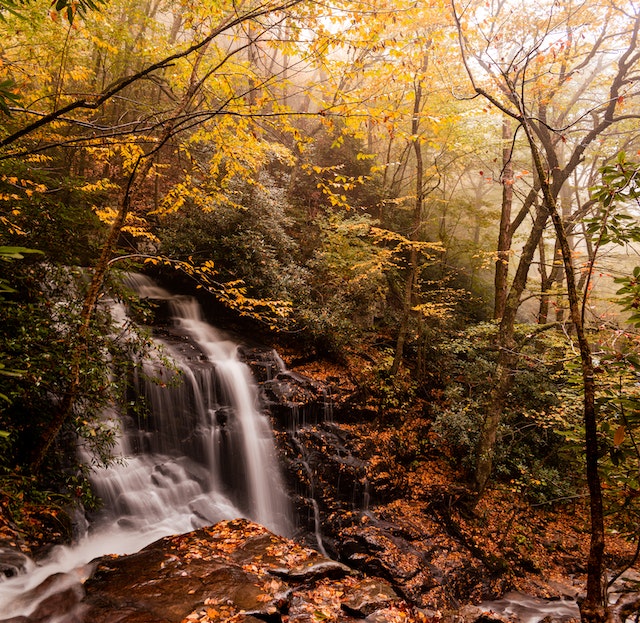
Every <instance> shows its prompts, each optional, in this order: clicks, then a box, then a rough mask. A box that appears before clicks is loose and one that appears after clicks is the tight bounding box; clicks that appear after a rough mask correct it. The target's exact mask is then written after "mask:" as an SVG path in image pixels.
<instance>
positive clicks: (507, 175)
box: [493, 117, 513, 320]
mask: <svg viewBox="0 0 640 623" xmlns="http://www.w3.org/2000/svg"><path fill="white" fill-rule="evenodd" d="M512 139H513V134H512V132H511V123H510V120H509V118H508V117H504V119H503V121H502V211H501V214H500V230H499V232H498V252H497V254H496V270H495V276H494V289H495V294H494V306H493V318H494V320H500V318H502V315H503V314H504V306H505V304H506V301H507V290H508V287H507V283H508V281H507V278H508V273H509V259H510V252H511V239H512V232H511V207H512V205H513V161H512V159H511V156H512V153H511V152H512V148H511V141H512Z"/></svg>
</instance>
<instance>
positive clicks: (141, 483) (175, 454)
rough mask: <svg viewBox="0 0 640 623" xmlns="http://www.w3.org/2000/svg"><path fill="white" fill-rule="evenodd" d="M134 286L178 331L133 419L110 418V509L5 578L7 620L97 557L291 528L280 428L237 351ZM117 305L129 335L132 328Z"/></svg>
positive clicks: (177, 306) (157, 294)
mask: <svg viewBox="0 0 640 623" xmlns="http://www.w3.org/2000/svg"><path fill="white" fill-rule="evenodd" d="M127 279H128V283H129V285H130V286H131V287H132V288H133V289H135V290H136V291H137V292H138V294H139V296H140V297H141V298H149V299H154V300H155V301H160V302H161V303H162V304H163V305H167V306H168V309H169V313H170V316H171V319H172V324H173V327H172V328H171V329H169V330H167V331H166V332H164V333H163V336H162V338H154V340H153V343H154V347H153V349H152V351H151V353H150V354H149V355H148V356H147V357H146V358H145V360H144V362H142V365H141V366H138V373H137V375H136V378H135V379H134V389H135V393H134V394H133V397H132V398H131V400H129V403H130V406H131V407H132V409H131V410H130V412H129V413H125V414H118V415H117V416H116V415H114V414H111V415H110V416H109V417H111V418H116V417H117V418H119V423H117V425H118V426H119V430H120V438H119V440H118V445H117V448H116V451H117V456H116V461H115V463H114V464H113V465H111V466H110V467H108V468H100V469H95V470H94V472H93V475H92V477H91V480H92V485H93V488H94V489H95V491H96V493H97V495H98V496H99V497H100V498H101V499H102V500H103V502H104V508H103V510H102V511H101V512H100V513H99V514H98V516H97V517H95V518H94V519H93V521H92V525H91V529H90V530H89V532H88V533H87V534H86V535H84V536H83V537H82V538H81V539H80V541H79V542H78V543H77V544H76V545H75V546H73V547H58V548H55V549H54V552H53V553H52V556H51V557H50V558H49V559H48V560H46V561H44V562H43V563H42V564H40V565H34V564H32V563H29V564H27V565H25V568H26V571H27V572H26V573H24V574H22V575H18V576H16V577H14V578H10V579H6V580H4V581H0V613H2V614H1V615H0V617H2V616H5V617H6V616H7V615H9V616H19V615H26V616H28V614H29V613H30V612H33V611H34V610H35V608H36V606H37V603H38V602H37V600H35V599H33V598H31V597H30V598H29V599H25V598H24V596H25V595H27V594H28V593H29V591H31V590H32V589H34V588H35V587H37V586H38V585H39V584H40V583H42V582H43V581H44V580H46V579H47V578H49V577H50V576H52V575H53V574H56V573H62V574H67V575H66V579H65V581H67V582H68V581H69V577H70V576H71V577H72V578H73V581H74V582H78V581H80V580H81V579H82V575H83V574H85V575H86V573H87V572H88V571H86V570H85V571H83V567H84V565H86V563H88V562H89V561H90V560H91V559H93V558H95V557H97V556H100V555H104V554H125V553H131V552H133V551H137V550H139V549H141V548H142V547H144V546H145V545H147V544H149V543H151V542H152V541H154V540H156V539H158V538H160V537H162V536H167V535H170V534H176V533H181V532H186V531H189V530H192V529H194V528H198V527H201V526H204V525H208V524H212V523H215V522H217V521H220V520H223V519H233V518H237V517H247V518H249V519H252V520H254V521H256V522H258V523H260V524H262V525H265V526H266V527H268V528H269V529H271V530H272V531H274V532H277V533H279V534H283V535H287V534H288V533H290V531H291V518H290V517H291V512H290V503H289V500H288V498H287V496H286V495H285V489H284V485H283V482H282V478H281V475H280V471H279V466H278V462H277V456H276V451H275V444H274V439H273V434H272V431H271V427H270V424H269V421H268V419H267V417H266V416H265V415H264V414H262V413H261V411H260V404H259V394H258V390H257V387H256V384H255V382H254V381H253V378H252V377H251V374H250V371H249V368H248V367H247V366H246V365H245V364H244V363H243V362H241V361H240V359H239V358H238V354H237V349H238V347H237V345H236V344H235V343H233V342H232V341H230V340H229V339H227V338H225V337H224V336H223V335H222V334H221V333H220V332H219V331H218V330H216V329H215V328H214V327H212V326H211V325H210V324H208V323H207V322H206V321H205V320H204V318H203V315H202V311H201V308H200V306H199V304H198V302H197V301H196V300H195V299H194V298H192V297H185V296H175V295H172V294H170V293H169V292H167V291H166V290H164V289H162V288H159V287H158V286H157V285H156V284H155V283H153V282H152V281H151V280H149V279H148V278H146V277H143V276H141V275H130V276H128V277H127ZM113 304H114V307H115V308H114V314H113V316H114V318H115V319H116V321H117V322H119V323H120V325H121V326H120V328H121V330H122V331H125V330H126V327H127V325H128V324H129V323H130V320H129V319H128V318H127V316H126V314H125V313H124V311H123V307H122V305H120V304H117V303H113ZM167 362H168V363H167ZM87 460H90V457H87Z"/></svg>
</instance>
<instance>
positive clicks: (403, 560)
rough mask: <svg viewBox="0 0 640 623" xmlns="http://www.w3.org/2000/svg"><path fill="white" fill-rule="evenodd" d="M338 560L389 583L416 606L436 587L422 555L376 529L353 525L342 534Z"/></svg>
mask: <svg viewBox="0 0 640 623" xmlns="http://www.w3.org/2000/svg"><path fill="white" fill-rule="evenodd" d="M342 536H343V540H342V542H341V545H340V547H341V549H340V556H341V558H342V559H343V560H345V562H347V563H348V564H351V565H353V566H354V567H355V568H357V569H360V570H361V571H365V572H366V573H374V574H376V575H380V576H382V577H384V578H386V579H387V580H389V581H391V582H392V583H393V585H394V587H395V588H396V590H398V591H399V592H400V594H401V595H402V596H403V597H405V598H406V599H409V600H411V601H413V602H415V603H417V604H418V605H421V606H425V605H428V604H427V601H426V600H427V599H428V592H429V590H430V589H432V588H434V587H435V586H437V585H438V582H437V581H436V580H435V579H434V577H433V576H432V574H431V573H430V571H429V568H428V562H427V560H426V557H425V554H424V553H423V552H421V551H420V550H418V549H416V548H415V547H413V546H412V545H411V543H409V542H408V541H406V540H404V539H401V538H398V537H396V536H393V534H391V533H390V532H389V531H387V530H384V529H382V528H381V527H379V526H375V525H368V524H365V525H362V524H361V525H355V526H353V527H351V528H347V529H346V530H344V531H343V533H342Z"/></svg>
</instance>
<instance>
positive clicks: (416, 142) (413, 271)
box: [389, 51, 429, 376]
mask: <svg viewBox="0 0 640 623" xmlns="http://www.w3.org/2000/svg"><path fill="white" fill-rule="evenodd" d="M428 61H429V56H428V51H426V52H425V55H424V60H423V63H422V67H421V68H420V71H419V72H418V74H417V75H416V78H415V83H414V100H413V117H412V119H411V135H412V136H413V137H414V139H413V152H414V154H415V158H416V185H415V191H416V199H415V203H414V205H413V219H412V226H411V232H410V233H409V239H410V240H412V241H413V240H419V239H420V229H421V227H422V204H423V201H424V160H423V155H422V144H421V143H420V138H419V136H418V132H419V129H420V110H421V108H422V82H421V80H422V74H423V73H424V72H425V70H426V68H427V64H428ZM408 262H409V267H408V270H407V275H406V279H405V287H404V297H403V300H402V316H401V319H400V328H399V330H398V336H397V338H396V347H395V351H394V355H393V363H392V364H391V369H390V371H389V373H390V374H391V376H395V375H396V374H397V373H398V370H400V366H401V365H402V360H403V357H404V347H405V343H406V341H407V335H408V333H409V322H410V320H411V308H412V307H413V297H414V291H415V285H416V280H417V277H418V251H417V250H416V248H415V246H412V247H411V250H410V252H409V258H408Z"/></svg>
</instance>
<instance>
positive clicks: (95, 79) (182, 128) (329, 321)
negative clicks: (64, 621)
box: [0, 0, 640, 621]
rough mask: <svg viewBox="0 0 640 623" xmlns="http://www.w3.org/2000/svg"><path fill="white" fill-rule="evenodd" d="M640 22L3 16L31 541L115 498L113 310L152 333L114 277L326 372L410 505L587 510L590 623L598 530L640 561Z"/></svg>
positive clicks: (145, 11)
mask: <svg viewBox="0 0 640 623" xmlns="http://www.w3.org/2000/svg"><path fill="white" fill-rule="evenodd" d="M639 29H640V8H639V7H638V6H637V5H636V3H634V2H627V1H620V0H606V1H605V0H602V1H600V0H585V1H577V0H575V1H574V0H570V1H568V2H562V3H557V2H552V1H549V2H546V0H543V1H542V2H538V3H536V4H535V6H532V5H530V3H526V2H519V1H515V0H514V1H513V2H511V1H507V0H503V1H493V0H490V1H489V2H485V1H482V2H476V1H475V0H469V1H467V0H452V2H450V3H448V2H439V1H434V2H412V1H408V0H394V1H393V2H386V1H384V0H380V1H378V0H373V1H372V2H348V1H344V2H343V1H342V0H338V1H337V2H334V3H330V4H322V3H315V2H306V1H304V0H282V1H272V0H267V1H266V2H264V3H260V2H253V1H247V2H239V3H235V2H233V3H232V2H218V1H215V2H211V1H204V2H202V1H199V2H191V1H190V0H181V1H180V2H174V1H172V2H168V1H164V0H148V1H145V2H139V3H131V2H128V3H127V2H122V1H121V0H110V1H106V2H100V1H96V2H95V3H94V2H93V0H79V1H78V2H70V1H67V0H60V1H59V2H57V3H55V2H54V4H53V5H52V6H51V7H50V6H49V5H48V3H47V2H42V1H40V0H31V1H29V0H24V1H21V0H0V32H1V33H2V49H1V51H0V244H1V245H2V246H0V317H1V321H0V335H1V336H2V337H1V342H0V429H1V432H0V446H1V452H0V489H1V491H2V498H3V504H4V507H5V513H7V514H8V515H9V516H11V518H12V520H13V521H17V522H18V523H19V524H20V525H22V527H23V529H24V530H25V531H26V532H29V530H32V531H33V533H34V534H32V535H31V538H34V539H35V538H36V536H35V533H37V532H38V530H39V529H40V528H39V527H37V526H35V527H34V526H31V525H30V520H29V519H28V517H29V509H30V508H32V507H34V506H35V507H42V506H44V507H47V508H54V509H55V508H66V507H68V505H69V504H70V503H71V502H72V501H75V502H78V501H79V500H81V501H82V503H83V504H85V505H86V506H87V507H90V506H91V505H92V504H97V503H99V501H98V500H96V499H95V497H94V495H93V493H92V491H91V488H90V485H89V484H88V481H87V470H90V469H91V466H90V465H81V464H79V463H78V459H77V453H76V448H77V446H78V445H82V446H86V447H89V448H91V449H92V451H93V452H94V453H95V454H94V456H95V461H96V463H104V464H107V463H109V461H110V450H111V448H112V446H113V443H114V431H113V430H112V429H111V428H109V427H108V426H105V424H104V421H103V420H102V417H101V414H102V413H103V411H104V407H105V405H107V404H110V403H112V402H114V401H115V402H116V403H126V402H127V400H128V399H129V397H128V395H127V385H126V382H125V380H124V379H126V376H127V374H126V372H127V366H129V365H131V363H130V362H131V359H130V354H131V352H130V351H131V350H132V349H134V350H137V351H139V352H143V351H144V350H145V348H148V346H149V344H148V336H145V335H144V334H143V333H141V334H140V335H139V336H138V340H137V341H136V342H135V343H132V342H130V341H127V342H126V343H125V342H123V341H122V340H119V339H118V335H117V333H114V330H113V324H112V320H111V318H110V316H109V313H108V310H107V309H106V308H105V307H104V306H102V305H101V300H102V299H103V298H104V297H105V296H106V295H107V294H108V295H109V296H110V297H116V298H119V299H121V300H125V301H127V302H128V304H129V305H130V307H131V308H132V309H134V310H135V313H136V314H137V315H138V317H139V319H140V320H141V322H144V319H145V317H146V315H148V314H149V313H150V311H149V308H148V306H146V305H145V304H144V303H143V302H139V301H137V300H135V297H134V295H133V293H132V292H130V291H128V290H127V288H125V287H124V285H123V283H122V280H121V277H120V276H121V274H122V272H121V271H137V272H147V273H148V274H151V275H153V276H154V277H155V278H157V279H158V280H160V281H161V282H162V283H164V284H171V286H172V287H173V288H174V289H177V290H181V291H185V292H191V293H195V294H196V295H197V296H198V298H199V299H200V301H201V303H202V304H203V306H204V307H206V308H207V309H208V310H209V312H210V315H213V316H215V317H218V318H219V319H220V322H221V324H223V325H224V324H225V323H226V324H227V325H228V326H233V327H234V328H236V330H239V331H242V332H244V333H245V334H247V335H249V336H250V337H251V339H252V340H255V341H260V342H261V343H264V344H269V345H272V346H276V347H277V348H278V349H279V351H280V352H281V354H282V356H283V358H284V359H285V360H286V361H287V363H288V364H289V365H290V366H291V367H293V368H298V369H299V370H300V371H302V372H305V373H306V374H308V375H309V376H312V377H315V378H317V379H319V380H322V381H324V382H326V383H328V384H329V385H332V386H333V387H334V390H335V392H336V396H337V400H338V404H339V406H340V409H341V413H342V414H343V415H344V414H347V413H348V414H349V415H348V417H347V416H345V426H346V427H349V426H356V427H357V425H358V424H362V423H365V427H364V429H363V430H360V431H359V432H358V430H356V431H355V432H353V433H352V434H353V435H355V436H356V437H358V436H361V439H362V444H363V446H371V444H373V445H375V444H378V446H376V447H375V448H374V449H373V450H371V447H373V446H371V447H369V454H370V455H372V456H374V457H377V459H379V460H380V461H382V460H383V459H384V461H387V462H388V463H387V468H389V469H380V470H379V471H380V472H385V474H386V475H387V476H388V473H389V470H390V469H391V468H390V466H391V467H393V469H398V470H400V468H402V470H403V474H405V475H404V476H403V478H405V481H404V482H403V484H402V487H403V490H409V491H411V490H415V491H420V490H421V489H422V488H425V487H426V488H428V487H429V486H431V485H432V484H433V481H432V478H433V473H434V470H436V471H437V470H447V472H448V474H449V476H448V478H449V479H450V480H451V481H455V483H456V484H455V489H454V490H450V491H448V493H447V495H449V496H450V500H454V499H455V504H460V505H461V506H462V507H464V509H466V510H465V512H468V513H474V512H478V511H477V509H478V508H483V504H485V503H486V502H485V501H484V500H485V499H486V496H487V495H489V496H497V497H493V498H491V499H492V500H493V501H494V503H496V504H498V503H500V504H502V503H504V502H505V500H509V499H512V500H513V499H516V500H517V504H516V506H517V505H518V504H520V505H525V506H527V508H537V509H541V510H542V511H544V512H547V511H548V512H549V513H552V514H553V513H558V514H559V515H560V516H561V515H562V513H563V512H564V510H565V509H566V508H567V507H568V506H571V508H572V509H573V510H574V511H575V508H576V506H575V505H576V504H577V505H578V506H579V509H580V511H579V512H580V513H581V516H582V517H583V518H584V519H585V521H586V522H587V525H588V528H587V532H586V534H587V539H589V540H590V545H589V548H588V549H589V551H588V553H586V554H585V555H586V560H584V563H585V570H586V577H587V588H586V599H585V601H584V602H583V603H582V605H581V608H582V616H583V620H585V621H604V620H605V619H604V618H603V617H604V616H605V614H606V612H609V615H610V616H611V612H612V611H613V607H607V606H606V594H605V589H604V584H603V582H602V578H603V576H604V574H605V569H606V568H609V569H611V568H612V567H613V566H615V565H613V562H612V559H607V549H606V539H607V538H609V536H611V535H615V536H614V539H615V543H616V544H619V543H626V546H625V547H626V548H627V549H626V550H625V554H624V555H620V556H616V557H615V558H616V559H617V563H616V564H618V565H619V567H620V568H623V567H625V566H628V565H629V564H633V563H634V562H635V557H634V551H636V541H637V536H638V522H639V520H640V507H639V506H638V501H639V500H640V480H639V478H640V474H639V469H640V465H639V460H640V447H639V446H638V443H640V440H639V439H638V436H639V435H640V403H639V399H640V397H639V395H638V393H639V391H638V387H639V385H638V367H639V366H640V359H639V348H640V343H639V336H638V333H637V330H636V327H637V326H640V312H638V308H639V307H640V268H637V267H636V264H640V262H638V260H637V244H638V241H639V240H640V226H639V225H638V218H639V217H640V209H639V206H638V197H639V196H640V186H639V184H638V179H637V176H638V173H639V171H640V164H639V162H640V157H639V156H638V154H640V135H639V133H638V119H639V118H640V103H639V98H638V95H639V93H640V91H639V82H640V46H639V45H638V31H639ZM340 399H342V402H340ZM372 430H374V431H375V434H374V435H373V436H372V437H373V438H372V439H368V438H367V434H368V433H370V432H371V431H372ZM387 454H388V455H389V456H386V455H387ZM436 456H437V457H438V466H437V468H436V467H434V464H433V461H434V457H436ZM385 457H386V458H385ZM427 467H428V468H429V469H428V470H427ZM393 469H391V471H392V472H393ZM374 471H375V470H374ZM406 478H408V480H406ZM407 482H408V483H410V486H409V487H408V485H407ZM387 484H388V482H387ZM509 512H510V511H509ZM509 529H511V528H509ZM519 545H520V546H524V545H525V544H524V542H521V543H519ZM617 546H618V545H616V547H617ZM623 549H624V548H623ZM636 557H637V551H636ZM487 560H489V559H487ZM493 563H496V561H495V560H493ZM493 563H492V564H493ZM496 564H497V563H496ZM500 564H501V563H500ZM618 570H619V569H614V570H613V575H615V573H616V572H617V571H618ZM625 607H626V608H627V610H620V611H619V612H618V614H617V616H622V614H626V613H629V612H632V611H633V612H635V610H632V608H637V600H636V602H634V605H633V606H625Z"/></svg>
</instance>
